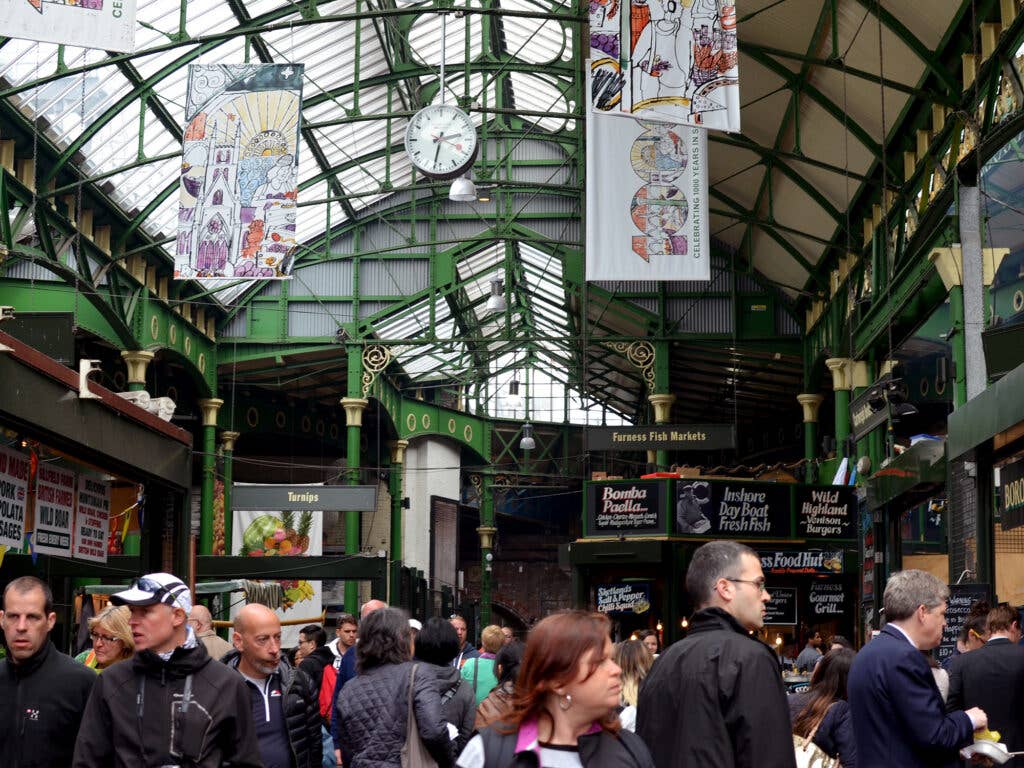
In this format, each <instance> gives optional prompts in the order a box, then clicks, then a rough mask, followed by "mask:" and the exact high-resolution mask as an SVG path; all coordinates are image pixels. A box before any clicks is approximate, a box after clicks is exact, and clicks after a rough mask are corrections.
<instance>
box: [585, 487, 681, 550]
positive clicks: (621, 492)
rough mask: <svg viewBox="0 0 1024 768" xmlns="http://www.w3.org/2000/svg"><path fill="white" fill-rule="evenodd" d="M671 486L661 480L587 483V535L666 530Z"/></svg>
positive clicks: (639, 533)
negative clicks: (667, 496) (668, 497)
mask: <svg viewBox="0 0 1024 768" xmlns="http://www.w3.org/2000/svg"><path fill="white" fill-rule="evenodd" d="M667 487H668V486H667V485H666V484H664V483H662V482H660V481H657V480H644V481H639V482H613V483H590V484H588V485H587V521H586V523H587V529H586V531H585V535H587V536H628V535H630V534H635V535H648V536H649V535H652V534H659V533H662V534H663V533H665V532H666V530H665V529H666V525H665V494H666V492H667Z"/></svg>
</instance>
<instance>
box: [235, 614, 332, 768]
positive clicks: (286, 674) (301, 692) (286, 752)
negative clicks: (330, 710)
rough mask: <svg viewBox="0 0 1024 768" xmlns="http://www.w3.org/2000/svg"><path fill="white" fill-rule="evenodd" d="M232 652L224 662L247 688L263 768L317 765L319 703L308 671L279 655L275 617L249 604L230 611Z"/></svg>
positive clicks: (320, 757)
mask: <svg viewBox="0 0 1024 768" xmlns="http://www.w3.org/2000/svg"><path fill="white" fill-rule="evenodd" d="M234 642H235V651H234V652H232V653H229V654H228V655H227V656H225V657H224V662H225V663H226V664H227V665H228V666H229V667H231V668H232V669H235V670H237V671H238V673H239V675H240V676H241V679H244V680H245V687H246V688H247V689H248V691H249V702H250V707H251V711H252V719H253V722H254V723H255V724H256V737H257V739H258V740H259V749H260V757H261V758H262V759H263V766H264V768H320V766H322V765H323V739H322V738H321V731H320V723H321V720H320V705H319V702H318V699H317V693H316V688H315V686H314V685H313V681H312V680H311V679H310V677H309V675H307V674H306V673H305V672H303V671H302V670H300V669H295V668H293V667H291V666H289V665H288V662H287V661H285V660H284V659H283V658H282V656H281V620H280V619H278V618H277V615H276V614H275V613H274V612H273V611H272V610H270V609H269V608H267V607H266V606H265V605H259V604H258V603H252V604H250V605H247V606H245V607H244V608H242V610H240V611H239V612H238V613H237V614H236V616H235V632H234Z"/></svg>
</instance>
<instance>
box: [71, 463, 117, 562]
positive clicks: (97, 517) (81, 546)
mask: <svg viewBox="0 0 1024 768" xmlns="http://www.w3.org/2000/svg"><path fill="white" fill-rule="evenodd" d="M109 525H110V485H109V484H108V483H106V482H104V481H102V480H98V479H96V478H95V477H89V476H87V475H82V476H81V477H79V478H78V514H77V515H76V516H75V550H74V556H75V557H76V558H79V559H81V560H94V561H96V562H98V563H105V562H107V529H108V527H109Z"/></svg>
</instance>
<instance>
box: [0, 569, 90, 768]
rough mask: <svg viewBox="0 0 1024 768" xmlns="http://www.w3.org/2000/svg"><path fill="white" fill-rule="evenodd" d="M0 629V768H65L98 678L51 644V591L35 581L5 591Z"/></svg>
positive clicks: (20, 580) (24, 578) (13, 584)
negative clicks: (0, 637) (2, 650)
mask: <svg viewBox="0 0 1024 768" xmlns="http://www.w3.org/2000/svg"><path fill="white" fill-rule="evenodd" d="M3 599H4V602H3V610H2V611H0V629H3V633H4V639H5V640H6V643H7V649H8V655H7V658H6V659H3V660H2V661H0V766H3V767H4V768H20V766H41V767H42V768H51V767H52V768H64V766H66V765H67V764H68V763H69V762H70V760H71V754H72V752H73V751H74V748H75V737H76V736H77V735H78V728H79V724H80V722H81V720H82V712H83V710H84V709H85V703H86V701H87V700H88V699H89V692H90V691H91V690H92V686H93V684H94V683H95V682H96V674H95V673H94V672H93V671H92V670H90V669H88V668H87V667H83V666H82V665H81V664H78V663H76V662H75V661H74V660H73V659H71V658H70V657H69V656H66V655H64V654H63V653H61V652H60V651H58V650H57V649H56V648H55V647H54V646H53V644H52V643H51V642H50V630H52V629H53V626H54V624H55V623H56V621H57V614H56V613H54V610H53V594H52V593H51V592H50V588H49V587H48V586H47V585H46V584H45V583H44V582H42V581H40V580H39V579H37V578H36V577H34V576H22V577H21V578H18V579H15V580H14V581H12V582H11V583H10V584H8V585H7V588H6V589H5V590H4V598H3Z"/></svg>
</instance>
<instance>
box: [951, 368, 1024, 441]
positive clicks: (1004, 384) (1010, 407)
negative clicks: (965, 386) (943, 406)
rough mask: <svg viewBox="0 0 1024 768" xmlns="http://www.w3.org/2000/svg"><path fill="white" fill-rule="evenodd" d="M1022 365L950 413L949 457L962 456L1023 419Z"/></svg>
mask: <svg viewBox="0 0 1024 768" xmlns="http://www.w3.org/2000/svg"><path fill="white" fill-rule="evenodd" d="M1021 387H1024V365H1019V366H1017V367H1016V368H1014V369H1013V370H1012V371H1010V372H1009V373H1008V374H1006V375H1005V376H1003V378H1001V379H1000V380H999V381H997V382H996V383H995V384H993V385H992V386H990V387H989V388H988V389H986V390H985V391H984V392H982V393H981V394H980V395H978V396H977V397H974V398H972V399H971V400H969V401H968V402H967V403H965V404H964V405H962V406H960V407H959V408H957V409H956V410H955V411H953V413H951V414H950V415H949V458H950V459H956V458H958V457H960V456H963V455H964V454H965V453H967V452H968V451H969V450H971V449H972V448H976V447H977V446H979V445H981V444H982V443H984V442H987V441H988V440H991V439H992V438H993V437H995V436H996V435H997V434H999V433H1000V432H1004V431H1006V430H1007V429H1009V428H1010V427H1012V426H1014V425H1016V424H1020V423H1021V422H1022V421H1024V398H1022V397H1021V396H1020V392H1021Z"/></svg>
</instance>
